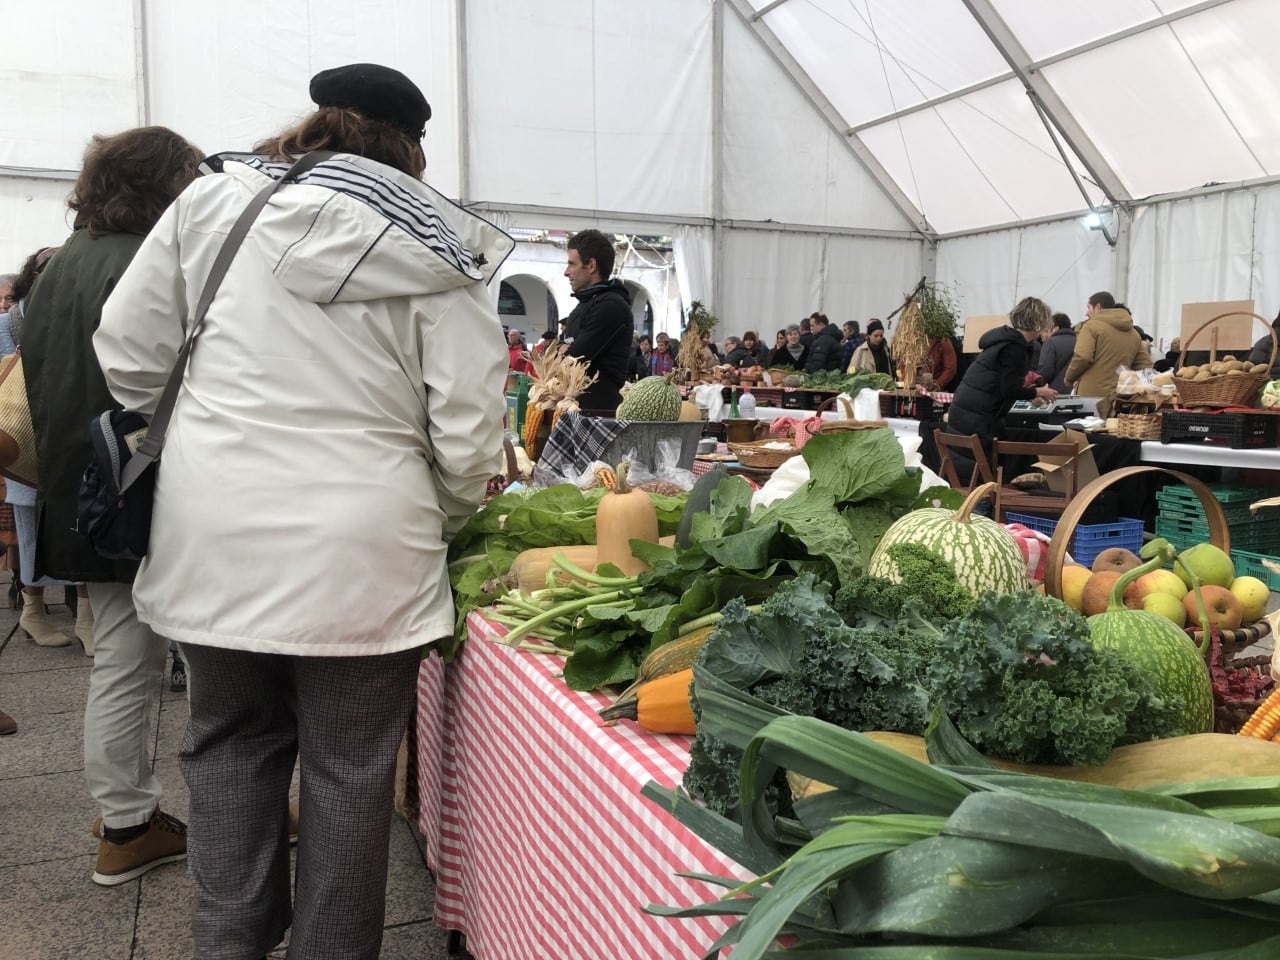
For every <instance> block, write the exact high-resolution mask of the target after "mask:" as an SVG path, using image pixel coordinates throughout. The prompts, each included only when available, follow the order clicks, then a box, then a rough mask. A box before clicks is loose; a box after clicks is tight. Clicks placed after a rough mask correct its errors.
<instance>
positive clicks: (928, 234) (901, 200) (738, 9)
mask: <svg viewBox="0 0 1280 960" xmlns="http://www.w3.org/2000/svg"><path fill="white" fill-rule="evenodd" d="M726 2H727V3H728V4H729V6H731V7H732V8H733V11H734V12H735V13H736V14H737V15H738V16H739V17H741V18H742V22H743V23H744V24H746V25H747V26H748V27H750V28H751V30H752V32H754V33H755V35H756V37H757V38H758V39H759V40H760V42H761V43H763V44H764V46H765V49H767V50H768V51H769V53H770V54H771V55H772V56H773V58H774V60H775V61H777V63H778V65H779V66H781V67H782V69H784V70H785V71H786V72H787V75H788V76H789V77H790V78H791V81H792V83H794V84H795V85H796V87H797V89H799V90H800V92H801V93H803V94H804V95H805V97H807V98H808V100H809V102H810V103H812V104H813V106H814V108H815V109H816V110H817V111H818V112H819V113H820V114H821V115H822V117H823V119H825V120H826V121H827V124H828V126H830V127H831V129H832V130H833V131H834V132H835V133H837V134H838V135H839V136H840V139H841V141H842V142H843V143H844V144H845V146H846V147H847V148H848V150H849V152H850V153H852V154H853V156H854V158H855V159H857V161H858V162H859V163H860V164H861V165H862V167H863V169H865V170H866V171H867V173H869V174H871V176H872V177H873V178H874V179H875V181H876V183H877V184H879V186H880V189H881V190H882V191H884V193H885V195H886V196H887V197H888V198H889V199H890V200H891V201H893V204H894V206H895V207H897V208H898V212H899V213H901V214H902V215H903V216H904V217H906V218H907V220H908V221H910V223H911V224H912V226H914V227H915V229H916V231H917V232H918V233H919V234H920V235H921V236H922V237H924V238H925V239H926V240H928V241H929V242H930V243H934V242H935V237H936V236H937V232H936V231H935V230H934V229H933V227H932V226H930V224H929V221H928V219H926V217H925V216H924V214H923V213H921V212H920V210H919V209H918V208H917V207H916V205H915V204H914V203H912V202H911V199H910V198H909V197H908V196H907V195H906V194H905V193H903V191H902V188H901V187H899V186H898V184H897V183H896V182H894V179H893V177H891V176H890V175H889V172H888V171H887V170H885V168H884V167H883V166H881V164H880V161H879V160H877V159H876V157H875V155H874V154H873V153H872V152H871V150H870V149H869V148H868V147H867V145H866V144H865V143H863V142H862V140H861V138H860V137H858V136H857V134H851V133H849V123H848V121H847V120H845V119H844V117H842V116H841V115H840V112H839V111H838V110H836V108H835V106H834V105H833V104H832V103H831V101H830V100H828V99H827V98H826V96H825V95H824V94H823V93H822V91H821V90H819V89H818V85H817V84H816V83H814V82H813V78H811V77H810V76H809V74H808V73H807V72H806V71H805V69H804V68H803V67H802V66H800V63H799V61H797V60H796V58H795V57H793V56H792V55H791V52H790V51H789V50H787V48H786V45H785V44H783V42H782V41H781V40H779V39H778V36H777V34H775V33H774V32H773V30H771V29H770V28H769V27H768V26H766V25H765V24H764V23H763V22H761V20H760V17H762V16H763V15H764V14H765V13H766V12H768V10H769V9H772V8H773V7H774V6H777V4H776V3H775V4H771V5H769V6H767V7H765V8H762V9H761V11H760V13H759V15H757V13H756V11H755V10H753V9H751V5H750V4H749V3H748V2H747V0H726Z"/></svg>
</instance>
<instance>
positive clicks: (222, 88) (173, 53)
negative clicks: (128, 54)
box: [88, 0, 460, 196]
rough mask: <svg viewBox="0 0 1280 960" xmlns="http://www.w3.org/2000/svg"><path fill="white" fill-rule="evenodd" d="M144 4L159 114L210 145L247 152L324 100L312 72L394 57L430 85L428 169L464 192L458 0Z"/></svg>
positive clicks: (450, 191) (452, 191)
mask: <svg viewBox="0 0 1280 960" xmlns="http://www.w3.org/2000/svg"><path fill="white" fill-rule="evenodd" d="M113 2H115V3H119V2H120V0H113ZM138 3H139V6H140V8H141V9H142V11H143V16H144V23H145V34H146V38H147V43H146V47H145V64H146V74H147V80H148V82H147V93H148V98H149V106H150V122H152V123H159V124H164V125H165V126H169V127H172V128H173V129H174V130H177V131H178V132H179V133H181V134H182V135H183V136H185V137H187V138H188V139H190V140H191V141H192V142H194V143H195V144H196V145H197V146H199V147H200V149H202V150H204V151H205V152H207V153H214V152H217V151H221V150H246V149H248V148H249V147H250V146H252V145H253V144H254V143H256V142H257V141H259V140H261V139H263V138H264V137H267V136H270V135H271V134H274V133H276V132H278V131H280V130H282V129H284V128H285V127H286V126H288V125H289V124H290V123H291V122H292V121H293V120H295V119H297V118H300V117H302V116H304V115H305V114H306V113H308V112H309V111H310V110H312V109H314V108H313V106H312V103H311V98H310V97H309V96H308V93H307V81H308V79H309V78H310V77H311V76H312V75H313V74H315V73H317V72H319V71H320V70H323V69H325V68H327V67H333V66H338V65H339V64H343V63H353V62H360V61H376V62H378V63H385V64H386V65H387V66H391V67H395V68H396V69H398V70H401V71H403V72H404V73H405V74H406V75H408V76H409V77H410V78H411V79H413V80H414V81H415V82H416V83H418V85H419V86H421V87H422V89H423V90H424V91H426V92H427V99H428V100H429V101H430V102H431V105H432V111H433V116H432V119H431V121H430V123H428V124H427V136H426V139H425V140H424V141H423V150H424V152H425V153H426V157H427V169H428V176H427V179H428V180H429V181H430V182H431V183H432V185H433V186H435V187H436V188H437V189H439V190H441V191H442V192H443V193H445V194H446V195H447V196H457V195H458V189H459V176H460V175H459V169H458V117H459V111H458V107H457V102H456V100H457V96H458V83H457V70H458V55H457V37H456V33H455V15H456V10H455V4H454V0H429V2H420V0H365V2H362V3H360V4H351V3H346V2H338V0H275V2H272V3H265V4H264V3H250V2H248V0H222V2H219V3H216V4H191V3H187V2H185V0H138ZM125 5H126V6H127V5H128V4H125ZM96 58H97V46H95V47H94V59H95V62H96ZM88 129H97V128H96V127H94V126H92V125H90V127H89V128H88Z"/></svg>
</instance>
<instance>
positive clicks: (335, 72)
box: [311, 63, 431, 140]
mask: <svg viewBox="0 0 1280 960" xmlns="http://www.w3.org/2000/svg"><path fill="white" fill-rule="evenodd" d="M311 99H312V101H314V103H315V104H316V106H318V107H350V108H351V109H352V110H355V111H356V112H357V113H361V114H363V115H364V116H366V117H368V118H369V119H370V120H380V121H382V122H383V123H387V124H390V125H391V126H393V127H395V128H396V129H398V130H402V131H404V132H405V133H407V134H408V135H409V136H411V137H414V138H415V139H418V140H421V139H422V137H423V134H425V133H426V132H427V130H426V127H427V121H428V120H430V119H431V104H429V103H427V98H426V97H424V96H423V95H422V91H421V90H419V89H418V88H417V86H415V85H414V82H413V81H412V80H410V79H409V78H408V77H406V76H405V75H404V74H403V73H401V72H400V71H399V70H392V69H391V68H390V67H384V66H381V65H380V64H377V63H349V64H347V65H346V66H345V67H332V68H331V69H329V70H321V71H320V72H319V73H317V74H316V75H315V76H314V77H312V78H311Z"/></svg>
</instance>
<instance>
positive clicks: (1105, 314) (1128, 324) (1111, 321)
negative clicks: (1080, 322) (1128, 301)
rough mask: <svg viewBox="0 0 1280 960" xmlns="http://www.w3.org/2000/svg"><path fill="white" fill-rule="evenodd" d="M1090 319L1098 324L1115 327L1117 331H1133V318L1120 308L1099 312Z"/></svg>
mask: <svg viewBox="0 0 1280 960" xmlns="http://www.w3.org/2000/svg"><path fill="white" fill-rule="evenodd" d="M1089 319H1090V320H1091V321H1094V322H1097V323H1105V324H1106V325H1107V326H1109V327H1114V328H1115V329H1117V330H1122V331H1128V330H1132V329H1133V317H1131V316H1129V314H1128V313H1127V312H1126V311H1124V310H1121V309H1119V308H1118V307H1112V308H1111V309H1110V310H1099V311H1098V312H1097V313H1095V314H1094V315H1093V316H1092V317H1090V318H1089Z"/></svg>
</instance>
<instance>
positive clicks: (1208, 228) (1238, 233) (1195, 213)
mask: <svg viewBox="0 0 1280 960" xmlns="http://www.w3.org/2000/svg"><path fill="white" fill-rule="evenodd" d="M1277 216H1280V185H1276V186H1272V187H1268V188H1264V189H1258V190H1237V191H1234V192H1231V193H1221V194H1211V195H1209V196H1203V197H1193V198H1188V199H1183V200H1175V201H1171V202H1167V203H1161V204H1157V205H1155V206H1151V207H1145V208H1142V209H1139V210H1138V211H1137V215H1136V216H1135V217H1134V222H1133V228H1132V231H1131V238H1130V250H1131V254H1130V264H1129V288H1128V291H1127V299H1126V302H1127V303H1128V304H1129V305H1130V307H1131V308H1132V309H1133V311H1134V315H1135V316H1136V317H1137V319H1138V322H1139V323H1141V324H1142V325H1143V326H1144V327H1146V329H1147V331H1148V332H1149V333H1151V335H1152V336H1154V337H1155V338H1156V340H1157V342H1160V341H1163V342H1164V343H1166V344H1167V343H1168V342H1169V341H1170V340H1172V339H1173V338H1174V337H1176V336H1178V332H1179V330H1180V328H1181V323H1182V304H1184V303H1189V302H1200V301H1213V300H1250V299H1252V300H1254V301H1255V303H1256V312H1258V313H1259V314H1261V315H1263V316H1265V317H1268V318H1270V317H1273V316H1275V314H1276V311H1277V310H1280V263H1277V262H1276V258H1275V257H1274V255H1273V256H1271V257H1270V258H1268V257H1267V256H1265V255H1264V254H1265V251H1266V250H1267V249H1268V246H1267V243H1266V241H1268V240H1269V241H1270V246H1269V249H1270V250H1271V251H1273V252H1274V251H1276V250H1277V249H1278V248H1280V246H1278V244H1277V242H1276V241H1277V240H1280V234H1278V233H1277V231H1276V229H1275V227H1274V226H1273V225H1272V224H1270V223H1268V222H1267V220H1268V218H1270V219H1274V218H1276V217H1277ZM1147 317H1150V318H1151V320H1152V321H1153V323H1152V324H1151V325H1150V326H1148V321H1147ZM1255 326H1256V327H1257V328H1258V329H1257V331H1256V335H1257V336H1262V335H1263V333H1264V332H1265V331H1264V330H1263V329H1262V325H1261V324H1258V323H1256V322H1255ZM1152 327H1154V329H1152Z"/></svg>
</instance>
